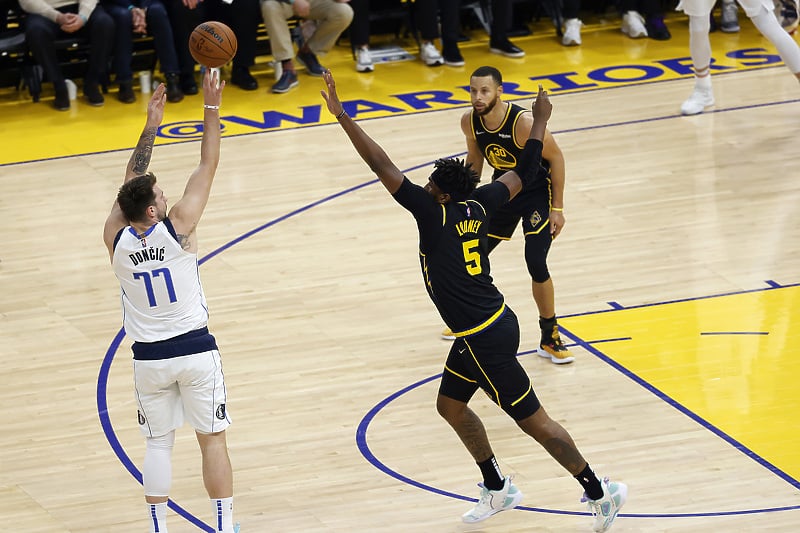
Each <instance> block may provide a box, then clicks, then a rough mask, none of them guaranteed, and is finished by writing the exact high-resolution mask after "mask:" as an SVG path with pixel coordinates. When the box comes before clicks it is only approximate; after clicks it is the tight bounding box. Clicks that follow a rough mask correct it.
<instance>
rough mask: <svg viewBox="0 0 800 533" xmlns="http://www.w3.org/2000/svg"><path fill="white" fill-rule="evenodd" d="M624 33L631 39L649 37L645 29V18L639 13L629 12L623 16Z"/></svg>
mask: <svg viewBox="0 0 800 533" xmlns="http://www.w3.org/2000/svg"><path fill="white" fill-rule="evenodd" d="M621 29H622V33H624V34H625V35H627V36H628V37H630V38H631V39H638V38H640V37H647V28H645V27H644V17H643V16H641V15H640V14H639V12H638V11H628V12H627V13H625V14H624V15H622V28H621Z"/></svg>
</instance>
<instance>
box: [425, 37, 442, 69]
mask: <svg viewBox="0 0 800 533" xmlns="http://www.w3.org/2000/svg"><path fill="white" fill-rule="evenodd" d="M419 58H420V59H422V61H424V62H425V64H426V65H428V66H429V67H435V66H438V65H441V64H443V63H444V59H443V58H442V54H440V53H439V50H437V49H436V47H435V46H434V45H433V43H431V42H427V43H423V44H422V46H420V48H419Z"/></svg>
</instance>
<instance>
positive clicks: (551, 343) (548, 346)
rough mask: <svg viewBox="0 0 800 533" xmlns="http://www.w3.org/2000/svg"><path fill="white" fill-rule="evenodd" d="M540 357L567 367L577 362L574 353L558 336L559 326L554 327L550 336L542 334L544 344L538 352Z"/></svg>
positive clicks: (542, 343) (540, 345)
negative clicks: (568, 364)
mask: <svg viewBox="0 0 800 533" xmlns="http://www.w3.org/2000/svg"><path fill="white" fill-rule="evenodd" d="M536 353H537V354H539V357H547V358H549V359H550V360H551V361H552V362H553V363H555V364H557V365H566V364H567V363H571V362H573V361H574V360H575V357H573V356H572V353H571V352H570V351H569V350H568V349H567V348H566V346H564V343H563V342H561V335H559V334H558V326H557V325H556V326H553V331H551V332H550V334H549V335H548V334H547V333H546V332H542V342H541V343H540V344H539V348H538V349H537V350H536Z"/></svg>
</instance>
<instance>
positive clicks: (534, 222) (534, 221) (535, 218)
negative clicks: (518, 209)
mask: <svg viewBox="0 0 800 533" xmlns="http://www.w3.org/2000/svg"><path fill="white" fill-rule="evenodd" d="M530 221H531V226H533V227H534V228H535V227H536V226H538V225H539V224H540V223H541V222H542V215H540V214H539V211H534V212H533V214H532V215H531V218H530Z"/></svg>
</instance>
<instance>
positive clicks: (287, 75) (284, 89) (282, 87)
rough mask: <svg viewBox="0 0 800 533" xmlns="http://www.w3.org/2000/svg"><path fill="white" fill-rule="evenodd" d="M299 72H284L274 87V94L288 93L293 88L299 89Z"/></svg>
mask: <svg viewBox="0 0 800 533" xmlns="http://www.w3.org/2000/svg"><path fill="white" fill-rule="evenodd" d="M298 83H299V82H298V81H297V72H295V71H293V70H284V71H283V74H281V79H279V80H278V82H277V83H276V84H275V85H273V86H272V92H274V93H277V94H283V93H288V92H289V90H290V89H292V88H293V87H297V85H298Z"/></svg>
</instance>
